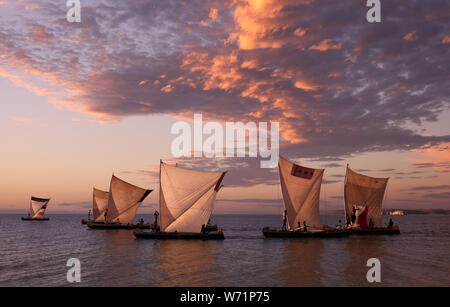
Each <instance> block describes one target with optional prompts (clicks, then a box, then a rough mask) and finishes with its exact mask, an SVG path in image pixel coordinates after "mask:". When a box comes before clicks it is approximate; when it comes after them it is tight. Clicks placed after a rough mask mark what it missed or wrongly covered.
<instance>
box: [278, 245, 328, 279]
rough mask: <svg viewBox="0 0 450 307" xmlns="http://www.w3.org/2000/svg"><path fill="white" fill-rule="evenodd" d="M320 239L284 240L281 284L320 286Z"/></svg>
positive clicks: (321, 246) (321, 247)
mask: <svg viewBox="0 0 450 307" xmlns="http://www.w3.org/2000/svg"><path fill="white" fill-rule="evenodd" d="M322 249H323V242H322V240H317V239H314V238H305V239H301V240H284V252H283V261H282V263H281V270H280V273H281V282H282V285H283V286H320V285H322V281H321V279H320V275H321V266H320V258H321V254H322Z"/></svg>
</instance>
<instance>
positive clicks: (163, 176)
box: [134, 161, 226, 240]
mask: <svg viewBox="0 0 450 307" xmlns="http://www.w3.org/2000/svg"><path fill="white" fill-rule="evenodd" d="M225 174H226V172H204V171H197V170H190V169H185V168H181V167H178V166H170V165H168V164H166V163H163V162H162V161H160V180H159V183H160V184H159V210H160V217H161V227H160V228H161V231H151V232H142V231H135V232H134V235H135V237H136V238H137V239H184V240H186V239H187V240H189V239H196V240H199V239H200V240H223V239H225V236H224V234H223V232H222V231H221V230H220V231H217V232H208V229H207V227H206V225H207V222H208V220H209V218H210V215H211V212H212V210H213V206H214V202H215V200H216V196H217V193H218V192H219V190H220V188H221V187H222V186H221V183H222V180H223V178H224V176H225ZM213 226H214V225H213ZM215 226H216V227H217V225H215ZM211 228H212V227H211ZM211 228H210V229H211ZM202 230H203V231H202Z"/></svg>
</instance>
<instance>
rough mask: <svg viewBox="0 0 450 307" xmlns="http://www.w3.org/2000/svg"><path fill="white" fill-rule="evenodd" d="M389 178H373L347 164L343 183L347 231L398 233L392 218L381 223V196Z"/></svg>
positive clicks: (353, 232)
mask: <svg viewBox="0 0 450 307" xmlns="http://www.w3.org/2000/svg"><path fill="white" fill-rule="evenodd" d="M388 180H389V178H374V177H369V176H366V175H363V174H359V173H357V172H355V171H353V170H352V169H350V167H349V166H348V165H347V171H346V176H345V185H344V202H345V203H344V206H345V218H346V221H347V222H346V224H347V225H348V226H347V231H348V232H349V233H350V234H352V235H353V234H355V235H390V234H400V228H399V226H398V225H394V224H393V222H392V220H391V222H390V223H389V225H388V226H387V227H383V226H382V224H381V216H382V206H383V198H384V195H385V192H386V187H387V184H388Z"/></svg>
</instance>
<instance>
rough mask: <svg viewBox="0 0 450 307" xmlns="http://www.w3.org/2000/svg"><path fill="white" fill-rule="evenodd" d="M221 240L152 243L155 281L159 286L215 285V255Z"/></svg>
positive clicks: (219, 250) (218, 250) (219, 248)
mask: <svg viewBox="0 0 450 307" xmlns="http://www.w3.org/2000/svg"><path fill="white" fill-rule="evenodd" d="M221 246H222V242H213V241H197V240H192V241H189V240H174V241H171V240H167V241H164V240H163V241H158V243H157V244H155V246H154V251H153V255H154V259H155V261H157V264H156V265H155V268H154V269H155V270H156V271H157V272H158V273H159V274H158V275H157V276H156V277H155V283H156V284H157V285H160V286H215V284H214V283H213V282H211V281H213V280H215V279H216V278H215V275H217V274H214V272H215V271H216V270H217V263H216V261H215V258H214V254H218V253H220V252H221Z"/></svg>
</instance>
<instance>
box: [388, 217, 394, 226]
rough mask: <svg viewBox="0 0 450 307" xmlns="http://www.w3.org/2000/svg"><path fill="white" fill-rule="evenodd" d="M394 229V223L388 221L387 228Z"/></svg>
mask: <svg viewBox="0 0 450 307" xmlns="http://www.w3.org/2000/svg"><path fill="white" fill-rule="evenodd" d="M392 227H394V221H393V220H392V219H389V224H388V228H392Z"/></svg>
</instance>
